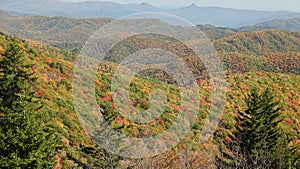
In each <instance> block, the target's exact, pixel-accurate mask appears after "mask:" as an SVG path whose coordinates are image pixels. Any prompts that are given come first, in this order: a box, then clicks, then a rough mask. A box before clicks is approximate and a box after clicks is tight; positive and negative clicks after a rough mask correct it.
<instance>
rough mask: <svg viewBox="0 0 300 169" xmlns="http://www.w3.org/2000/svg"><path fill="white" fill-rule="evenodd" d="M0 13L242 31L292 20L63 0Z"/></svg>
mask: <svg viewBox="0 0 300 169" xmlns="http://www.w3.org/2000/svg"><path fill="white" fill-rule="evenodd" d="M0 9H1V10H7V11H14V12H19V13H24V14H26V15H35V16H36V15H38V16H65V17H72V18H99V17H110V18H120V17H123V16H126V15H130V14H134V13H139V12H163V13H169V14H173V15H176V16H179V17H182V18H185V19H187V20H188V21H190V22H192V23H193V24H201V25H203V24H212V25H216V26H221V27H241V26H248V25H254V24H257V23H260V22H266V21H271V20H274V19H284V18H295V17H297V16H300V15H299V14H298V13H294V12H285V11H283V12H264V11H253V10H236V9H229V8H216V7H199V6H197V5H195V4H191V5H189V6H186V7H182V8H178V9H162V8H158V7H154V6H152V5H150V4H148V3H141V4H125V5H122V4H118V3H113V2H107V1H103V2H100V1H87V2H66V1H62V0H38V1H32V0H22V1H11V0H2V1H1V2H0Z"/></svg>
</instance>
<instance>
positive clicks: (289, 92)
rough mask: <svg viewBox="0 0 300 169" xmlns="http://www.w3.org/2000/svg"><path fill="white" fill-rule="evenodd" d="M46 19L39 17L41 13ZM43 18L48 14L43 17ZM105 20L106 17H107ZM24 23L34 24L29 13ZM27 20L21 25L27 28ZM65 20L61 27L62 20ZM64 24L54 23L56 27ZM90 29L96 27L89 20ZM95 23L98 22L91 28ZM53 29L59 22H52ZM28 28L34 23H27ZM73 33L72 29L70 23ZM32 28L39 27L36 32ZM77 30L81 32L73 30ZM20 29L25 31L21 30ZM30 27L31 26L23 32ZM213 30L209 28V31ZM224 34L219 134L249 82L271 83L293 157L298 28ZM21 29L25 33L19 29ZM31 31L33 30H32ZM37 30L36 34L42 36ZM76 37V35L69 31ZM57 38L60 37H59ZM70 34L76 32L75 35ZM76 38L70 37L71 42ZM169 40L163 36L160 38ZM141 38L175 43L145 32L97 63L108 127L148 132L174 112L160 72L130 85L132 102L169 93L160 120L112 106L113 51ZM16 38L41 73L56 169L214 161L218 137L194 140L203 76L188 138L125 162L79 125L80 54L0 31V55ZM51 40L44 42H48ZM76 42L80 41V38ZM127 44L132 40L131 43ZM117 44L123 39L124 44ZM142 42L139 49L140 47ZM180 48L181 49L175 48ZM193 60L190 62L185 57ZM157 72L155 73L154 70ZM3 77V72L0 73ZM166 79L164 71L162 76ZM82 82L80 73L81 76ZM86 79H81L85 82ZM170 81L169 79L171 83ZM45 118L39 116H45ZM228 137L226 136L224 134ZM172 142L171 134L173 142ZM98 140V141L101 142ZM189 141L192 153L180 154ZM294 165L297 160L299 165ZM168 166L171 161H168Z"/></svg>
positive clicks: (298, 105) (173, 95) (297, 139)
mask: <svg viewBox="0 0 300 169" xmlns="http://www.w3.org/2000/svg"><path fill="white" fill-rule="evenodd" d="M41 19H43V18H41ZM44 19H45V18H44ZM61 20H63V21H64V18H56V19H55V18H51V19H50V20H48V21H47V22H51V21H55V22H54V23H55V24H53V25H59V23H61V24H62V21H61ZM102 21H103V20H101V21H100V20H99V23H98V24H99V25H101V24H103V22H102ZM104 21H105V22H106V21H109V20H104ZM27 22H28V23H30V24H28V25H32V22H34V21H30V20H29V19H28V21H27ZM27 22H25V23H24V25H21V26H19V27H24V26H26V25H27V24H26V23H27ZM34 24H36V25H37V26H36V28H35V30H39V31H40V32H41V33H42V32H44V31H45V32H48V33H49V34H51V32H52V31H51V28H50V27H46V28H43V24H42V25H40V24H39V22H38V21H35V23H34ZM70 24H71V25H72V24H79V25H80V24H87V25H89V24H90V23H86V20H78V23H73V22H72V23H70ZM61 26H62V25H61ZM61 26H59V28H60V29H61ZM92 27H93V28H91V30H89V31H91V32H92V30H93V29H94V26H92ZM95 27H96V26H95ZM42 28H43V29H42ZM53 28H56V27H55V26H54V27H53ZM31 29H32V28H31ZM60 29H59V30H57V29H54V30H53V32H52V33H54V32H58V34H59V32H60V33H61V34H59V35H63V34H65V33H66V32H69V31H70V29H69V28H66V29H65V30H64V29H62V30H60ZM72 30H73V31H74V32H73V33H75V32H76V30H77V29H72ZM39 31H37V32H39ZM78 31H79V30H78ZM19 33H23V32H19ZM27 33H28V32H27ZM212 34H214V33H212ZM229 34H230V35H229V36H227V35H225V37H224V38H221V39H219V40H216V41H214V44H215V47H216V49H217V50H218V52H219V54H220V57H221V59H222V61H223V63H224V66H225V68H226V70H227V81H228V89H227V92H228V94H227V99H226V105H225V110H224V114H223V120H222V121H221V123H220V124H219V127H220V128H219V130H218V131H217V134H216V137H217V139H216V140H218V139H219V140H222V139H226V138H227V137H226V136H227V134H228V132H229V133H230V130H231V129H233V127H234V125H235V120H234V118H235V116H236V113H237V112H238V111H242V110H243V109H244V107H245V104H244V103H243V98H244V96H245V93H247V92H249V91H250V89H251V88H253V87H256V88H258V89H259V90H264V89H265V88H267V87H269V88H270V90H271V91H272V93H274V95H275V96H276V97H275V100H276V101H279V102H280V104H281V105H282V108H281V113H280V117H281V118H282V119H283V120H282V121H281V122H280V123H279V127H280V129H282V132H283V133H284V134H286V135H289V136H290V138H291V139H290V141H289V146H291V147H295V152H294V153H293V156H296V157H297V156H298V157H299V153H300V149H299V147H298V146H299V144H300V133H299V131H300V121H299V119H300V112H299V111H300V88H299V84H300V78H299V74H300V73H299V67H300V57H299V51H300V50H299V48H300V47H299V44H300V34H299V33H297V32H294V33H292V32H284V31H275V30H267V31H260V32H253V33H235V34H232V35H231V32H229ZM20 35H22V34H20ZM33 35H34V33H32V35H31V36H33ZM40 36H42V35H37V37H40ZM55 37H56V38H55V40H54V39H53V42H58V43H61V42H65V41H64V40H65V39H66V38H62V37H60V36H58V35H57V36H55ZM70 37H73V36H70ZM59 38H61V39H59ZM75 38H78V37H76V36H75ZM74 40H75V39H70V40H67V42H73V41H74ZM164 40H166V41H168V39H164ZM141 41H142V42H145V43H144V45H145V46H148V47H155V46H161V44H164V45H165V46H164V47H165V48H167V49H171V50H172V49H173V50H175V49H174V48H173V47H172V46H168V45H169V43H164V42H161V41H158V40H157V38H150V39H149V37H148V38H147V37H143V36H137V37H134V38H132V39H129V40H128V41H126V43H125V44H126V45H125V47H124V46H119V47H120V48H116V49H115V50H114V51H112V53H111V54H113V55H114V54H115V55H114V56H116V58H115V60H110V61H109V62H107V63H106V64H104V65H101V66H100V69H99V70H102V71H101V73H100V74H98V80H97V81H96V84H97V87H98V89H97V96H98V99H99V100H98V103H99V105H100V106H101V107H102V108H103V109H104V110H105V115H106V116H105V118H106V119H107V120H108V121H109V123H110V125H111V126H112V127H114V128H115V129H117V130H119V131H121V132H123V133H126V134H128V135H130V136H134V137H136V136H139V137H141V136H147V135H153V134H155V133H159V132H160V131H162V130H164V129H166V128H168V127H169V126H170V125H171V124H172V121H173V120H174V117H175V116H176V114H177V113H178V111H179V101H178V99H179V94H178V90H177V89H176V86H173V85H172V83H170V81H168V82H169V84H167V83H165V81H164V80H165V78H166V77H165V78H162V76H153V77H155V79H154V80H153V79H152V80H149V78H145V77H143V76H140V77H136V78H135V80H134V81H133V82H132V85H131V91H132V94H131V101H132V104H133V105H134V106H135V107H136V108H138V109H142V110H144V109H147V108H148V107H149V106H150V105H149V102H148V95H149V93H150V92H151V91H152V90H153V89H154V88H159V89H161V90H164V91H165V92H166V96H167V97H168V102H167V112H166V113H164V114H163V116H162V117H160V118H159V120H158V123H157V124H156V123H151V124H149V125H140V124H136V123H133V122H130V121H129V120H128V119H124V118H123V117H122V116H121V115H120V114H119V113H118V112H117V111H116V108H115V106H114V104H113V102H112V99H111V97H112V96H111V95H110V88H109V84H110V83H111V79H112V73H113V72H111V71H112V70H114V69H113V68H114V67H115V66H116V64H117V63H113V62H112V61H115V62H116V61H117V60H118V57H120V56H122V55H123V54H127V53H128V51H129V50H139V49H141V48H142V47H141V46H139V45H138V43H136V42H141ZM13 43H16V44H17V45H18V46H20V48H21V49H22V51H23V52H24V55H25V56H26V60H27V61H28V62H31V63H32V64H33V66H32V67H31V68H30V70H31V71H32V72H33V73H34V74H35V75H36V76H37V77H38V79H37V81H36V83H35V84H34V89H35V90H36V93H35V94H36V95H37V96H38V97H40V98H41V100H42V103H43V105H44V107H43V111H42V112H43V113H45V116H46V117H47V119H48V120H49V121H48V122H47V125H46V126H47V127H49V128H51V129H52V130H51V131H53V133H54V134H55V135H56V136H57V138H58V141H56V143H55V144H56V150H55V152H54V153H55V154H56V156H55V159H53V160H54V161H55V165H56V167H57V168H61V167H62V168H106V167H107V166H114V167H116V165H118V166H122V167H123V168H124V167H125V166H131V167H132V168H141V167H142V166H143V167H145V168H149V167H150V165H154V164H155V165H156V166H157V167H160V168H170V165H172V166H173V167H175V168H176V167H180V166H182V164H183V163H185V164H189V165H190V166H193V167H194V168H201V167H203V166H206V167H211V166H214V164H213V163H214V161H213V160H211V159H212V158H214V157H213V154H214V152H212V154H206V153H207V152H208V150H211V149H212V147H214V146H213V145H214V143H215V141H213V140H210V141H208V142H206V143H204V144H198V140H197V138H198V137H197V136H199V133H200V131H201V129H202V125H203V121H202V120H203V119H204V118H205V117H206V114H207V110H208V109H209V108H210V106H211V103H210V91H211V86H210V84H209V82H208V79H206V77H205V76H204V77H203V76H201V73H200V74H199V76H197V78H198V79H197V80H199V81H198V83H199V84H198V85H199V92H200V93H199V94H200V95H201V100H200V107H201V108H200V111H199V112H198V115H199V117H198V120H197V123H196V124H195V125H194V127H193V130H192V131H191V132H190V133H189V134H188V136H187V138H186V139H185V140H183V141H182V143H181V144H180V145H179V146H178V147H177V148H175V149H173V150H172V151H170V152H167V153H165V154H162V155H159V156H157V157H156V158H153V159H152V161H151V162H149V160H148V159H144V160H140V161H139V160H130V159H120V158H118V157H116V156H112V155H110V154H108V153H106V152H104V151H103V150H102V149H101V147H98V146H96V145H95V144H94V143H93V141H92V140H90V139H89V138H88V136H87V135H86V134H85V132H84V130H83V129H82V127H81V126H80V124H79V121H78V118H77V115H76V113H75V111H74V107H73V101H72V95H71V93H72V92H71V91H72V76H73V64H74V63H73V61H74V59H75V58H76V57H77V56H76V55H75V54H72V53H70V52H68V51H63V50H59V49H57V48H54V47H51V46H46V45H43V44H41V43H38V42H35V41H31V40H22V39H20V41H19V40H17V41H15V40H13V38H12V37H10V36H7V35H4V34H1V36H0V54H1V57H0V59H2V58H3V57H5V56H6V53H7V50H8V47H9V45H10V44H13ZM48 43H49V41H48ZM78 43H79V44H80V43H82V42H78ZM129 44H131V45H132V47H130V48H129V47H128V46H130V45H129ZM121 45H122V44H121ZM145 46H144V47H143V48H145ZM176 50H177V51H178V52H179V53H180V51H184V48H182V49H176ZM185 61H186V62H187V63H188V64H189V65H195V64H193V63H195V62H194V61H193V60H189V59H188V58H187V59H186V60H185ZM189 62H190V63H189ZM193 72H205V71H204V67H203V65H201V64H199V65H195V66H194V67H193ZM156 75H157V74H156ZM0 76H4V75H3V74H1V75H0ZM163 77H164V76H163ZM82 80H83V79H82ZM83 83H84V80H83ZM170 84H171V85H170ZM87 90H88V89H84V88H83V89H82V93H80V94H79V96H80V97H81V99H82V100H83V101H84V100H85V98H86V95H85V91H87ZM43 118H44V117H43ZM227 139H228V138H227ZM170 142H172V140H170ZM100 146H101V145H100ZM187 147H189V149H190V150H189V151H190V152H189V153H184V151H186V148H187ZM162 159H164V160H162ZM298 166H299V164H298ZM171 168H172V167H171Z"/></svg>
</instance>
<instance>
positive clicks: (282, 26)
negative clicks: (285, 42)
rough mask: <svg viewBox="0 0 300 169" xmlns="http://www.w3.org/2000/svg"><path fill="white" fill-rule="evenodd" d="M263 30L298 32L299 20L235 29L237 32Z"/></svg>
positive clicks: (278, 21)
mask: <svg viewBox="0 0 300 169" xmlns="http://www.w3.org/2000/svg"><path fill="white" fill-rule="evenodd" d="M263 29H279V30H285V31H300V18H292V19H276V20H272V21H269V22H263V23H259V24H256V25H254V26H245V27H241V28H239V29H237V30H238V31H241V32H243V31H259V30H263Z"/></svg>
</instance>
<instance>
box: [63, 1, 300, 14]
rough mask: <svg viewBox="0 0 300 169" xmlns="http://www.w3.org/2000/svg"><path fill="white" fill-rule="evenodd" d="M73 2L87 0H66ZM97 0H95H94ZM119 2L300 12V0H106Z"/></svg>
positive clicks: (162, 5)
mask: <svg viewBox="0 0 300 169" xmlns="http://www.w3.org/2000/svg"><path fill="white" fill-rule="evenodd" d="M65 1H72V2H79V1H86V0H65ZM94 1H95V0H94ZM106 1H113V2H118V3H122V4H124V3H142V2H148V3H150V4H152V5H154V6H160V7H182V6H186V5H190V4H192V3H195V4H197V5H198V6H217V7H228V8H237V9H258V10H290V11H297V12H300V0H106Z"/></svg>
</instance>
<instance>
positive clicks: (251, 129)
mask: <svg viewBox="0 0 300 169" xmlns="http://www.w3.org/2000/svg"><path fill="white" fill-rule="evenodd" d="M245 103H246V109H245V110H244V111H239V112H238V116H237V117H236V119H235V120H236V125H235V129H234V130H233V131H232V132H228V135H227V137H226V139H224V140H223V141H222V144H221V145H220V151H221V155H220V156H217V157H216V164H217V166H218V168H288V166H285V165H286V164H287V163H286V161H290V160H289V159H286V157H284V155H282V154H280V152H279V147H281V148H282V147H283V148H284V150H288V145H287V144H288V143H287V142H286V141H282V140H284V139H283V134H281V132H280V131H281V130H280V129H279V127H278V124H279V123H280V122H281V119H280V109H281V107H280V106H279V102H275V101H274V96H273V95H272V93H271V92H270V91H269V90H268V89H267V90H265V91H264V92H262V93H259V91H258V90H257V89H252V90H251V92H250V93H249V94H248V95H247V96H246V97H245ZM281 151H282V150H281Z"/></svg>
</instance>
